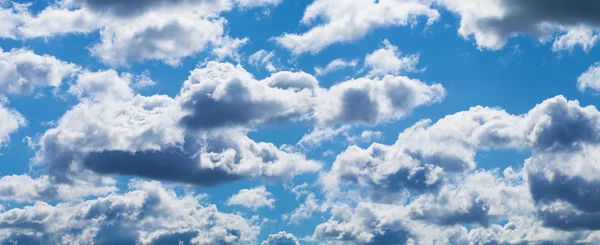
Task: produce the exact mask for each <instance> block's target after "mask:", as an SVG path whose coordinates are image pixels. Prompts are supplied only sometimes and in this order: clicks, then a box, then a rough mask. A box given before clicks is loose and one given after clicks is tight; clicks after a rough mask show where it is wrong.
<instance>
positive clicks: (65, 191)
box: [0, 174, 117, 203]
mask: <svg viewBox="0 0 600 245" xmlns="http://www.w3.org/2000/svg"><path fill="white" fill-rule="evenodd" d="M115 184H116V183H115V181H114V180H112V179H109V178H102V179H99V180H98V181H96V182H95V183H92V182H87V181H83V180H77V181H75V183H73V184H72V185H66V184H53V183H52V182H51V181H50V178H49V177H48V176H47V175H43V176H39V177H37V178H32V177H30V176H29V175H27V174H23V175H7V176H2V178H0V200H2V201H7V202H20V203H33V202H37V201H50V200H79V199H82V198H84V197H88V196H105V195H106V194H109V193H112V192H115V191H117V188H116V187H115Z"/></svg>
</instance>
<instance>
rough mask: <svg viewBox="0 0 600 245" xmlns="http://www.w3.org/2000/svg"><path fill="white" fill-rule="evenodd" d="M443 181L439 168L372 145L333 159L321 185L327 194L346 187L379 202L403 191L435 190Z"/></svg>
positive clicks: (348, 150)
mask: <svg viewBox="0 0 600 245" xmlns="http://www.w3.org/2000/svg"><path fill="white" fill-rule="evenodd" d="M444 178H445V173H444V170H443V169H442V168H440V167H439V166H436V165H433V164H428V163H423V162H421V161H419V159H415V158H413V157H412V156H410V155H409V154H406V153H403V152H402V151H400V152H398V151H396V150H395V149H394V148H393V147H390V146H385V145H381V144H377V143H375V144H373V145H371V146H370V147H369V148H367V149H362V148H360V147H358V146H350V147H349V148H348V149H346V151H344V152H342V153H341V154H339V155H338V156H337V157H336V160H335V162H334V163H333V166H332V167H331V170H330V172H328V173H327V174H325V175H323V176H321V182H322V184H323V187H324V188H325V190H326V191H328V192H334V193H335V192H337V191H340V188H341V189H344V188H343V187H345V186H347V185H351V186H355V187H362V188H366V189H367V190H368V193H369V195H370V196H371V197H372V198H373V199H375V200H379V199H382V198H387V197H389V196H390V195H389V194H391V193H401V192H403V191H405V190H414V191H417V192H421V191H428V190H435V189H437V188H439V187H440V185H441V184H442V183H443V180H444Z"/></svg>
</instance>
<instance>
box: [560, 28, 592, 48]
mask: <svg viewBox="0 0 600 245" xmlns="http://www.w3.org/2000/svg"><path fill="white" fill-rule="evenodd" d="M597 41H598V35H597V34H596V33H595V32H594V30H592V29H589V28H585V27H575V28H571V29H569V30H568V31H567V33H565V34H564V35H562V36H560V37H558V38H557V39H556V40H554V43H553V44H552V50H554V51H560V50H569V51H573V48H575V46H577V45H580V46H581V49H583V51H585V52H588V51H589V50H590V49H591V48H592V47H594V45H595V44H596V42H597Z"/></svg>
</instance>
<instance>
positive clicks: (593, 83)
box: [577, 62, 600, 93]
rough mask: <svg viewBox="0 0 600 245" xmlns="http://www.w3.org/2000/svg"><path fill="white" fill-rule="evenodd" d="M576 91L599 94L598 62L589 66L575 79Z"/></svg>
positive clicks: (599, 69)
mask: <svg viewBox="0 0 600 245" xmlns="http://www.w3.org/2000/svg"><path fill="white" fill-rule="evenodd" d="M577 89H578V90H579V91H581V92H585V91H587V90H589V91H592V92H594V93H598V92H600V62H599V63H595V64H593V65H591V66H590V67H589V68H588V69H587V71H585V72H584V73H583V74H581V75H580V76H579V77H578V78H577Z"/></svg>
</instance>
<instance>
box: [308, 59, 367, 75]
mask: <svg viewBox="0 0 600 245" xmlns="http://www.w3.org/2000/svg"><path fill="white" fill-rule="evenodd" d="M357 65H358V60H357V59H353V60H344V59H335V60H332V61H331V62H329V64H327V65H326V66H325V67H315V75H317V76H324V75H326V74H328V73H330V72H334V71H337V70H341V69H344V68H347V67H356V66H357Z"/></svg>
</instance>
